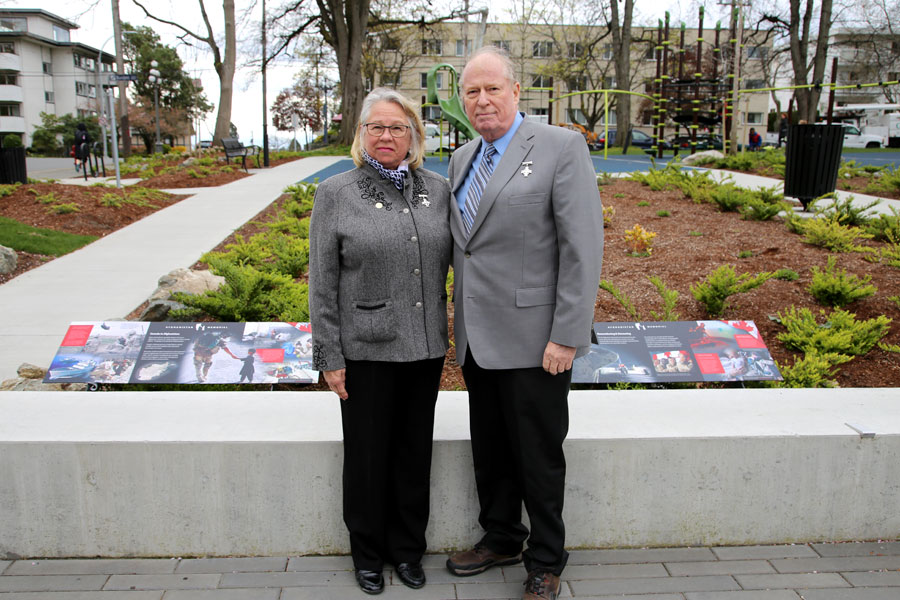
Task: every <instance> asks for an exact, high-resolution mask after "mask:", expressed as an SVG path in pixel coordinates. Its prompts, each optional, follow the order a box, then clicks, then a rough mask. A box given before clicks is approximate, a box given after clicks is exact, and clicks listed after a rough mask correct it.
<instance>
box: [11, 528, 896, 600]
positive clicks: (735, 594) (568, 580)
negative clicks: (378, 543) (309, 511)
mask: <svg viewBox="0 0 900 600" xmlns="http://www.w3.org/2000/svg"><path fill="white" fill-rule="evenodd" d="M446 558H447V557H446V555H429V556H427V557H426V559H425V562H424V565H425V568H426V573H427V576H428V585H426V586H425V588H423V589H421V590H411V589H408V588H406V587H404V586H403V585H402V584H400V583H399V581H397V580H396V579H395V578H393V577H392V573H391V572H390V570H386V572H385V576H386V579H387V583H388V587H387V589H386V590H385V593H384V594H383V595H381V596H380V597H381V598H384V599H385V600H390V599H407V598H408V599H411V600H414V599H420V600H437V599H445V598H446V599H450V598H453V599H456V598H460V599H463V598H465V599H473V600H475V599H505V598H513V599H518V598H521V593H522V581H523V580H524V578H525V570H524V569H523V568H522V567H521V565H519V566H515V567H507V568H503V569H493V570H491V571H488V572H486V573H483V574H481V575H478V576H475V577H471V578H464V579H463V578H456V577H453V576H452V575H450V574H449V573H448V572H447V571H446V569H445V568H444V562H445V561H446ZM0 573H2V575H0V600H13V599H26V598H27V599H32V600H37V599H40V600H95V599H96V600H245V599H246V600H306V599H313V598H315V599H317V600H332V599H333V600H342V599H344V598H349V599H353V598H365V597H367V596H366V595H365V594H363V593H362V592H361V591H360V590H359V589H358V588H357V587H356V583H355V580H354V578H353V573H352V563H351V562H350V558H349V557H347V556H322V557H318V556H316V557H293V558H288V557H256V558H219V559H180V558H171V559H129V560H99V559H98V560H80V559H79V560H16V561H0ZM561 597H563V598H584V599H589V598H594V599H598V598H613V597H617V598H623V597H624V598H632V599H633V600H801V599H803V600H897V599H898V598H900V542H877V543H876V542H869V543H841V544H797V545H779V546H749V547H722V548H665V549H648V550H580V551H573V552H572V555H571V558H570V560H569V566H568V567H567V568H566V571H565V573H564V574H563V586H562V594H561Z"/></svg>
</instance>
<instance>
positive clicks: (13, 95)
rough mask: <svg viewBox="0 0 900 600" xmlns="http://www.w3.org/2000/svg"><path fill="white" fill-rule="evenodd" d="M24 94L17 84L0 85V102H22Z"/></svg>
mask: <svg viewBox="0 0 900 600" xmlns="http://www.w3.org/2000/svg"><path fill="white" fill-rule="evenodd" d="M24 99H25V94H24V93H23V92H22V88H21V87H19V86H17V85H0V102H24Z"/></svg>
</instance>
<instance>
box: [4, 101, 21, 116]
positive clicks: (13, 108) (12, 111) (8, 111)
mask: <svg viewBox="0 0 900 600" xmlns="http://www.w3.org/2000/svg"><path fill="white" fill-rule="evenodd" d="M20 116H22V115H21V112H20V111H19V105H18V104H0V117H20Z"/></svg>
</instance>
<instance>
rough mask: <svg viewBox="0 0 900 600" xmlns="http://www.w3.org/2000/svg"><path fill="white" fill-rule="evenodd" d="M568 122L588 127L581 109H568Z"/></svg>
mask: <svg viewBox="0 0 900 600" xmlns="http://www.w3.org/2000/svg"><path fill="white" fill-rule="evenodd" d="M566 122H567V123H578V124H579V125H587V119H585V118H584V113H583V112H582V111H581V109H580V108H567V109H566Z"/></svg>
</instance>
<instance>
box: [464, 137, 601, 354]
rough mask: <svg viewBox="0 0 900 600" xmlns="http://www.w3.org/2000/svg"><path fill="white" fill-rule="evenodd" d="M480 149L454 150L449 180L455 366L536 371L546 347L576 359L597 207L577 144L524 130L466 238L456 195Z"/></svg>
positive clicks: (588, 312) (591, 295) (593, 281)
mask: <svg viewBox="0 0 900 600" xmlns="http://www.w3.org/2000/svg"><path fill="white" fill-rule="evenodd" d="M480 144H481V138H478V139H475V140H473V141H471V142H469V143H468V144H466V145H465V146H463V147H462V148H460V149H459V150H457V151H456V152H455V153H454V154H453V157H452V158H451V159H450V167H449V172H448V174H449V177H450V182H451V184H450V185H451V189H452V190H453V192H454V197H453V198H452V199H451V202H450V230H451V232H452V234H453V241H454V252H453V271H454V294H453V296H454V300H453V301H454V307H455V311H454V332H455V339H456V356H457V360H458V361H459V362H460V364H462V363H463V362H464V361H465V356H466V349H467V348H470V349H471V351H472V354H473V356H474V357H475V359H476V360H477V361H478V364H479V365H480V366H482V367H484V368H487V369H514V368H529V367H538V366H541V363H542V361H543V353H544V349H545V347H546V346H547V342H548V341H551V340H552V341H554V342H556V343H558V344H562V345H564V346H574V347H576V348H577V349H578V351H577V354H576V355H577V356H580V355H582V354H584V353H586V352H587V350H588V347H589V344H590V332H591V326H592V323H593V316H594V304H595V301H596V298H597V287H598V283H599V281H600V265H601V263H602V261H603V208H602V206H601V203H600V193H599V190H598V188H597V177H596V173H595V172H594V168H593V164H592V163H591V160H590V155H589V153H588V150H587V146H586V145H585V143H584V139H583V138H582V137H581V136H580V135H578V134H577V133H575V132H573V131H568V130H566V129H562V128H560V127H551V126H548V125H541V124H537V123H532V122H529V121H524V122H523V123H522V124H521V125H520V126H519V129H518V130H517V131H516V133H515V135H514V136H513V138H512V140H511V141H510V144H509V147H508V148H507V149H506V152H504V154H503V157H502V159H501V160H500V163H499V164H498V165H497V166H496V168H495V170H494V173H493V175H492V176H491V178H490V181H489V182H488V184H487V186H486V187H485V190H484V194H483V195H482V198H481V203H480V205H479V208H478V214H477V216H476V217H475V223H474V225H473V227H472V231H471V233H470V235H468V236H467V235H466V232H465V228H464V227H463V223H462V216H461V214H460V210H459V206H458V203H457V201H456V198H455V194H456V191H457V190H458V189H459V186H460V184H461V183H462V182H463V180H464V179H465V177H466V174H467V173H468V171H469V168H470V167H471V165H472V161H473V159H474V156H475V155H476V154H477V153H478V149H479V147H480ZM528 162H530V164H528V165H525V164H524V163H528ZM526 166H527V169H526ZM529 171H530V172H529ZM526 173H527V175H526Z"/></svg>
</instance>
